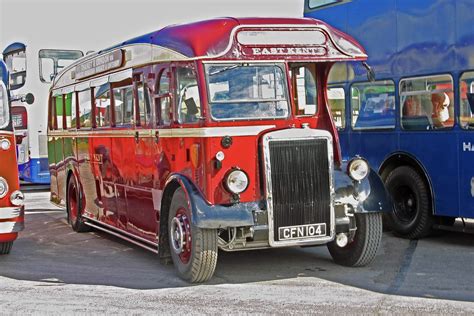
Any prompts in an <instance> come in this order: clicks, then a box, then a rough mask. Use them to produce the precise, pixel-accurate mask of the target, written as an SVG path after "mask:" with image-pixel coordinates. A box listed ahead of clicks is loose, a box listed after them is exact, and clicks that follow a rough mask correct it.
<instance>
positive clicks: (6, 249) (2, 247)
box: [0, 241, 13, 255]
mask: <svg viewBox="0 0 474 316" xmlns="http://www.w3.org/2000/svg"><path fill="white" fill-rule="evenodd" d="M12 247H13V241H7V242H0V255H8V254H9V253H10V251H11V250H12Z"/></svg>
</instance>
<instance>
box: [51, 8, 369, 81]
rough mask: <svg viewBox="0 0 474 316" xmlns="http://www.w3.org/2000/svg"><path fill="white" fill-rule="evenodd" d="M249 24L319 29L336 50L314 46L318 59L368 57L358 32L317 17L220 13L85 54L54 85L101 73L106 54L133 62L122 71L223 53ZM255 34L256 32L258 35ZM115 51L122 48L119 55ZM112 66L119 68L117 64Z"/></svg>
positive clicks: (290, 40) (281, 41)
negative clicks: (98, 69)
mask: <svg viewBox="0 0 474 316" xmlns="http://www.w3.org/2000/svg"><path fill="white" fill-rule="evenodd" d="M243 29H254V30H255V29H259V30H262V29H264V30H267V31H268V30H270V31H275V32H276V31H279V30H280V31H281V30H283V29H284V30H286V31H298V30H318V33H319V34H320V35H319V37H318V36H316V37H314V38H315V41H317V40H318V39H321V38H322V37H324V44H325V45H327V42H331V43H332V47H334V48H333V50H332V51H329V50H327V49H326V50H324V52H323V53H322V54H319V55H316V53H314V51H311V50H310V53H312V54H314V55H313V56H312V57H313V59H314V57H315V56H317V57H319V58H318V59H321V57H322V55H324V58H323V59H327V60H343V59H346V60H347V59H352V60H354V59H356V60H365V59H367V55H366V53H365V50H364V49H363V48H362V46H361V45H360V44H359V43H358V42H357V41H355V40H354V39H353V38H352V37H350V36H349V35H347V34H345V33H342V32H340V31H338V30H336V29H334V28H332V27H331V26H329V25H328V24H326V23H324V22H322V21H319V20H315V19H312V18H230V17H226V18H215V19H210V20H205V21H199V22H194V23H188V24H179V25H171V26H167V27H165V28H163V29H160V30H158V31H155V32H151V33H148V34H145V35H142V36H139V37H136V38H133V39H130V40H128V41H125V42H122V43H120V44H118V45H115V46H112V47H109V48H107V49H104V50H101V51H98V52H96V53H93V54H89V55H86V56H85V57H83V58H81V59H79V60H77V61H76V62H75V63H73V64H72V65H70V66H69V67H68V68H66V69H64V70H63V72H62V73H60V74H59V75H58V76H57V77H56V79H55V81H54V85H53V88H54V87H61V86H65V85H68V84H72V83H75V82H76V80H79V79H81V78H85V77H93V76H94V74H96V73H94V71H91V69H89V68H87V67H90V66H91V61H92V63H94V60H95V59H99V58H101V57H102V56H105V57H106V58H104V59H107V60H111V61H112V60H114V58H117V59H119V58H124V59H125V61H126V62H125V64H126V65H122V66H127V67H116V68H117V70H118V68H130V67H132V66H137V65H144V64H147V63H151V62H159V61H179V60H195V59H210V58H219V57H223V56H225V55H226V54H228V53H229V52H230V50H231V48H232V45H233V44H235V34H236V32H237V31H239V30H243ZM314 33H316V32H314ZM321 34H322V35H321ZM247 35H248V34H247ZM285 35H288V33H285ZM249 36H250V37H251V36H252V35H249ZM249 36H247V40H249V41H250V42H249V43H252V41H255V38H250V39H249ZM312 36H314V35H312ZM270 37H271V40H270V41H275V38H276V36H273V37H272V36H270ZM259 39H264V37H259ZM265 40H266V39H264V41H265ZM277 41H279V42H278V44H277V45H280V46H283V45H285V46H287V47H288V46H298V45H299V46H304V45H306V46H315V45H316V44H321V45H323V42H321V43H317V42H314V43H313V42H311V43H310V42H308V39H307V38H306V39H302V42H301V43H298V42H295V39H294V38H293V37H292V36H289V35H288V36H283V37H282V36H280V38H279V39H278V40H277ZM285 41H287V42H285ZM296 41H297V40H296ZM272 43H273V42H272ZM239 44H242V43H239ZM261 44H268V43H261ZM240 46H243V45H240ZM240 46H239V47H240ZM263 46H265V45H263ZM266 46H268V45H266ZM125 49H127V50H129V52H125V53H124V54H123V55H122V54H117V51H118V50H125ZM335 51H336V52H335ZM114 52H116V53H115V55H114ZM305 52H307V51H305ZM127 53H128V55H127ZM270 55H271V54H270ZM281 55H283V53H282V54H280V56H278V57H282V56H281ZM288 55H290V54H288ZM238 56H240V55H238ZM254 57H255V56H254ZM133 59H134V60H133ZM100 62H103V60H102V59H101V61H100ZM117 62H118V61H117ZM82 65H83V66H84V67H82V68H80V69H79V70H77V67H78V66H82ZM109 66H110V65H107V67H106V68H107V70H110V69H111V68H110V67H109ZM111 67H112V68H113V69H116V68H114V66H111ZM102 69H104V68H102ZM68 72H69V73H71V75H70V76H66V77H69V78H64V77H65V76H64V75H65V74H66V73H68ZM77 73H80V74H79V76H77Z"/></svg>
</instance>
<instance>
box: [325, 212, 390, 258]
mask: <svg viewBox="0 0 474 316" xmlns="http://www.w3.org/2000/svg"><path fill="white" fill-rule="evenodd" d="M355 219H356V225H357V231H356V233H355V236H354V239H353V240H352V242H350V243H348V244H347V245H346V246H345V247H339V246H338V245H337V244H336V240H334V241H332V242H330V243H328V249H329V253H330V254H331V256H332V258H333V259H334V261H335V262H336V263H338V264H340V265H343V266H348V267H362V266H365V265H368V264H369V263H371V262H372V261H373V260H374V258H375V255H376V254H377V251H378V249H379V247H380V245H381V243H382V214H381V213H366V214H355Z"/></svg>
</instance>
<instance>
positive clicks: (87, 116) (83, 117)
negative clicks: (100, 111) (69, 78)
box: [78, 89, 92, 127]
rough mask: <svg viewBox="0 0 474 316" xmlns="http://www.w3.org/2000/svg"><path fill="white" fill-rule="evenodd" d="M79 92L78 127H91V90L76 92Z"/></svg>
mask: <svg viewBox="0 0 474 316" xmlns="http://www.w3.org/2000/svg"><path fill="white" fill-rule="evenodd" d="M78 94H79V122H80V125H79V126H80V127H92V117H91V116H92V104H91V90H90V89H87V90H84V91H80V92H78Z"/></svg>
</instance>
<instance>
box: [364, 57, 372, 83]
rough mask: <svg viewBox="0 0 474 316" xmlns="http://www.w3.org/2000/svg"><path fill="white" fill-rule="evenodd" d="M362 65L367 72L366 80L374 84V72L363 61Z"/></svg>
mask: <svg viewBox="0 0 474 316" xmlns="http://www.w3.org/2000/svg"><path fill="white" fill-rule="evenodd" d="M362 65H363V66H364V67H365V69H366V70H367V80H369V81H370V82H374V81H375V71H374V70H373V69H372V67H370V66H369V64H367V63H366V62H365V61H363V62H362Z"/></svg>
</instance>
